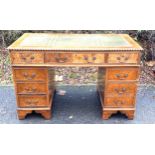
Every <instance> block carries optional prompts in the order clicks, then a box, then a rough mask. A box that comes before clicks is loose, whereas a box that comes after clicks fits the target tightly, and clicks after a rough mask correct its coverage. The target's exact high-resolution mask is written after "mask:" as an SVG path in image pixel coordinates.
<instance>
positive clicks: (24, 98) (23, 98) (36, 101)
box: [18, 95, 49, 107]
mask: <svg viewBox="0 0 155 155" xmlns="http://www.w3.org/2000/svg"><path fill="white" fill-rule="evenodd" d="M18 106H19V107H46V106H49V102H48V101H47V96H46V95H18Z"/></svg>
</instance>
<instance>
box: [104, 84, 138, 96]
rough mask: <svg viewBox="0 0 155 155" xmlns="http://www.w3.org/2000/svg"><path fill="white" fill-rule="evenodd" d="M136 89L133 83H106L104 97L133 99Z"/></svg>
mask: <svg viewBox="0 0 155 155" xmlns="http://www.w3.org/2000/svg"><path fill="white" fill-rule="evenodd" d="M136 88H137V86H136V84H135V83H107V85H106V91H105V95H106V96H108V97H133V96H134V95H135V93H136Z"/></svg>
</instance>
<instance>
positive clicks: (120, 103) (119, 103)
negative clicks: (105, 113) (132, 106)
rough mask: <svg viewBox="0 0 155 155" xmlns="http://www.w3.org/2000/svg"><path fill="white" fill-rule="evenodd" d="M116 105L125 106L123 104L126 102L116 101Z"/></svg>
mask: <svg viewBox="0 0 155 155" xmlns="http://www.w3.org/2000/svg"><path fill="white" fill-rule="evenodd" d="M114 104H116V105H123V104H125V102H124V101H119V100H116V101H114Z"/></svg>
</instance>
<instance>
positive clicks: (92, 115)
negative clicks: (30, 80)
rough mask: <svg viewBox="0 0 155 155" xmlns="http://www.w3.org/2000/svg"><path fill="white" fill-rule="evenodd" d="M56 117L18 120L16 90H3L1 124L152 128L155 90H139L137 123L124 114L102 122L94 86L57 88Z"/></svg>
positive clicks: (154, 117) (34, 116) (154, 121)
mask: <svg viewBox="0 0 155 155" xmlns="http://www.w3.org/2000/svg"><path fill="white" fill-rule="evenodd" d="M52 113H53V117H52V119H51V120H44V119H43V118H42V117H41V115H39V114H31V115H28V116H27V117H26V119H24V120H18V118H17V115H16V100H15V93H14V88H13V87H12V86H1V87H0V123H1V124H2V123H4V124H143V123H147V124H151V123H155V87H153V86H149V87H148V86H147V87H146V86H139V87H138V94H137V104H136V115H135V119H134V120H128V119H127V118H126V116H125V115H123V114H120V113H118V114H114V115H113V116H112V117H111V118H110V119H108V120H102V119H101V105H100V101H99V97H98V94H97V92H96V86H93V85H92V86H59V87H57V92H56V95H55V97H54V102H53V109H52Z"/></svg>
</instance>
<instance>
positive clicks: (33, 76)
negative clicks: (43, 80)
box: [23, 72, 36, 80]
mask: <svg viewBox="0 0 155 155" xmlns="http://www.w3.org/2000/svg"><path fill="white" fill-rule="evenodd" d="M23 76H24V77H25V78H26V79H28V80H32V79H34V78H35V77H36V73H32V75H30V76H29V75H28V73H26V72H25V73H23Z"/></svg>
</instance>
